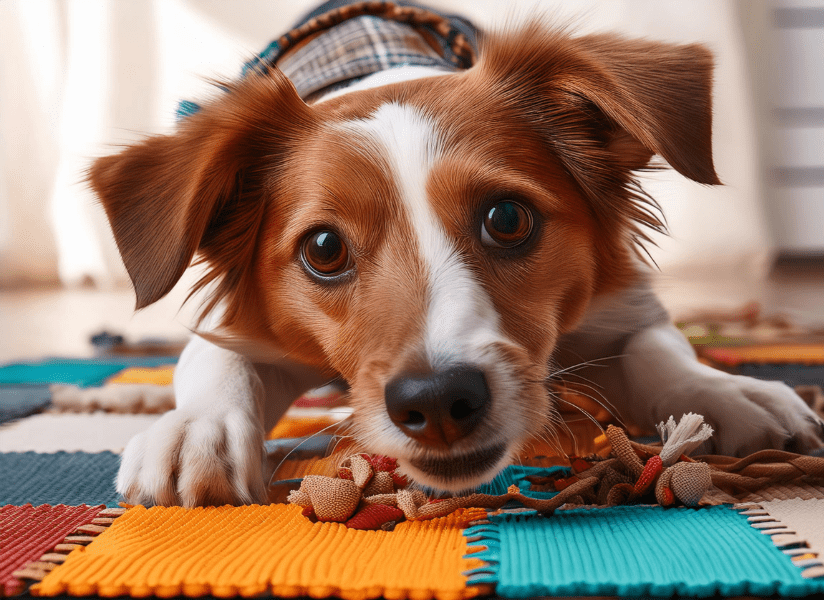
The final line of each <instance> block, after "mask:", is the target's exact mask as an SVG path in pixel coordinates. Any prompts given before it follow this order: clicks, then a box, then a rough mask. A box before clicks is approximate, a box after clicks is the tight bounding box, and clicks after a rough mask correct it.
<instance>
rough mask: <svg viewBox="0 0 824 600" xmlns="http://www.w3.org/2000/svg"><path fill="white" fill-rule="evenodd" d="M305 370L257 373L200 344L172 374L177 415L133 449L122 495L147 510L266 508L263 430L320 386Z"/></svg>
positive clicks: (271, 368)
mask: <svg viewBox="0 0 824 600" xmlns="http://www.w3.org/2000/svg"><path fill="white" fill-rule="evenodd" d="M304 370H305V369H298V370H295V372H291V371H290V369H289V367H287V366H275V365H266V366H265V367H264V366H256V365H254V364H253V363H252V362H251V361H250V360H249V359H247V358H245V357H243V356H241V355H240V354H237V353H235V352H232V351H230V350H226V349H223V348H220V347H218V346H216V345H214V344H212V343H210V342H208V341H206V340H204V339H202V338H199V337H195V338H194V339H193V340H192V341H191V342H190V343H189V344H188V345H187V346H186V348H185V349H184V351H183V353H182V354H181V357H180V361H179V363H178V365H177V367H176V369H175V377H174V390H175V403H176V408H175V410H172V411H170V412H168V413H166V414H165V415H163V417H161V418H160V420H158V421H157V422H156V423H155V424H154V425H152V427H151V428H150V429H148V430H147V431H145V432H143V433H141V434H139V435H137V436H135V437H134V438H133V439H132V440H131V441H130V442H129V444H128V446H127V447H126V450H125V452H124V454H123V460H122V462H121V465H120V472H119V473H118V476H117V491H118V492H120V493H121V494H123V496H124V497H125V498H126V500H127V501H128V502H130V503H134V504H144V505H153V504H159V505H166V506H170V505H178V504H179V505H182V506H198V505H222V504H248V503H255V502H262V501H264V500H265V498H266V496H265V486H264V480H263V465H264V464H265V462H264V459H265V454H264V447H263V438H264V425H265V424H266V425H269V424H271V423H274V422H276V421H277V419H278V418H280V416H281V415H282V414H283V413H284V412H285V411H286V409H287V408H288V407H289V405H290V404H291V402H292V401H293V400H294V399H295V398H296V397H297V396H298V395H300V394H301V393H302V392H303V391H305V390H306V389H308V387H310V385H311V384H313V383H315V382H314V381H308V380H307V378H306V377H305V373H304V372H303V371H304ZM296 375H297V376H296Z"/></svg>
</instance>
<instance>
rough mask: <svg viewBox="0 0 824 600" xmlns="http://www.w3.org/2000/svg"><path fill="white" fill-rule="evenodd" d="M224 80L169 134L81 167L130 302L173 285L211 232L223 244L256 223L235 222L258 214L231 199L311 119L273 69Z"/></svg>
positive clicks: (274, 161) (256, 185) (144, 300)
mask: <svg viewBox="0 0 824 600" xmlns="http://www.w3.org/2000/svg"><path fill="white" fill-rule="evenodd" d="M224 87H226V88H227V91H226V93H225V94H224V95H222V96H221V97H220V98H219V99H218V100H216V101H214V102H212V103H211V104H208V105H206V106H204V107H203V108H202V109H201V110H200V111H199V112H197V113H195V114H194V115H191V116H189V117H187V118H186V120H185V121H184V122H183V123H182V124H181V125H180V127H179V130H178V131H177V132H176V133H174V134H173V135H159V136H154V137H150V138H148V139H146V140H145V141H143V142H141V143H138V144H136V145H134V146H131V147H129V148H127V149H126V150H125V151H123V152H122V153H120V154H117V155H114V156H107V157H104V158H100V159H98V160H97V161H96V162H95V163H94V164H93V166H92V167H91V169H90V171H89V177H88V179H89V182H90V183H91V186H92V188H93V189H94V191H95V192H96V193H97V195H98V196H99V198H100V200H101V202H102V204H103V207H104V208H105V210H106V215H107V216H108V218H109V222H110V223H111V226H112V230H113V232H114V238H115V241H116V242H117V247H118V249H119V250H120V254H121V256H122V258H123V262H124V263H125V265H126V270H127V271H128V273H129V277H130V278H131V280H132V284H133V285H134V290H135V295H136V297H137V308H138V309H140V308H143V307H145V306H148V305H149V304H152V303H153V302H156V301H157V300H159V299H160V298H162V297H163V296H165V295H166V294H167V293H168V292H169V291H170V290H171V289H172V288H173V287H174V285H175V283H177V281H178V280H179V279H180V277H181V276H182V275H183V272H184V271H185V270H186V268H187V267H188V266H189V264H190V263H191V261H192V258H193V257H194V255H195V253H196V252H197V251H198V250H199V249H201V250H203V249H204V248H203V247H202V246H203V244H204V240H206V238H209V237H214V236H215V235H219V236H220V244H221V245H222V246H226V245H227V244H228V245H231V243H230V242H231V240H226V239H225V237H226V235H227V234H226V233H225V232H227V231H228V232H229V234H232V235H235V234H237V235H248V232H249V230H250V228H253V227H256V226H257V224H256V223H246V222H243V220H244V219H253V218H258V219H259V218H260V215H261V214H262V211H261V210H232V204H233V203H237V202H238V201H239V200H240V199H241V198H242V197H245V198H246V201H247V202H248V195H249V190H252V189H262V179H263V178H266V177H271V176H273V174H275V173H277V169H278V162H280V161H281V160H283V156H284V154H285V153H286V152H287V151H288V148H289V146H290V144H291V143H293V142H294V137H295V136H296V135H298V134H299V133H300V132H302V133H306V131H307V130H309V128H310V126H311V118H312V112H311V109H309V107H308V106H307V105H306V104H305V103H304V102H303V101H302V100H301V99H300V97H299V96H298V94H297V92H296V91H295V88H294V86H293V85H292V83H291V82H290V81H289V80H288V79H287V78H286V76H285V75H283V73H281V72H280V71H279V70H278V69H276V68H271V69H269V70H267V71H265V72H261V73H255V74H251V75H249V76H247V77H246V78H245V79H244V80H242V81H240V82H238V83H235V84H229V85H225V86H224ZM256 200H257V201H258V202H263V201H265V199H264V198H263V197H260V198H257V199H256ZM216 230H219V231H217V232H216ZM233 232H235V233H233ZM207 258H208V256H207Z"/></svg>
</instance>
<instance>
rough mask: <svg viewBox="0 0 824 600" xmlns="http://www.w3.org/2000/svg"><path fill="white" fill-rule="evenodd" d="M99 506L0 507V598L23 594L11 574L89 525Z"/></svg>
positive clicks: (22, 586) (21, 583) (23, 585)
mask: <svg viewBox="0 0 824 600" xmlns="http://www.w3.org/2000/svg"><path fill="white" fill-rule="evenodd" d="M102 508H103V507H101V506H86V505H82V506H64V505H62V504H60V505H57V506H49V505H46V504H44V505H41V506H32V505H31V504H26V505H23V506H11V505H7V506H0V549H2V552H0V596H4V595H5V596H12V595H15V594H18V593H20V592H21V591H23V588H24V587H25V584H24V583H23V582H22V581H21V580H20V579H18V578H16V577H14V576H13V575H12V573H14V572H15V571H17V570H19V569H21V568H22V567H23V566H24V565H26V564H27V563H29V562H31V561H35V560H37V559H38V558H40V557H41V556H42V555H43V554H44V553H46V552H48V551H50V550H52V549H53V548H54V547H55V545H56V544H58V543H60V542H61V541H63V539H64V538H65V537H66V536H67V535H68V534H70V533H72V532H73V531H74V530H75V529H77V527H78V526H79V525H85V524H87V523H91V522H92V520H93V519H94V518H95V517H97V515H98V513H100V511H101V510H102Z"/></svg>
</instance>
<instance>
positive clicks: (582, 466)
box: [288, 413, 824, 530]
mask: <svg viewBox="0 0 824 600" xmlns="http://www.w3.org/2000/svg"><path fill="white" fill-rule="evenodd" d="M658 431H659V433H660V435H661V439H662V442H663V445H662V446H657V445H645V444H639V443H636V442H633V441H631V440H630V439H629V438H628V437H627V435H626V433H625V432H624V431H623V430H621V429H619V428H618V427H615V426H612V425H610V426H609V427H608V428H607V430H606V438H607V440H608V442H609V445H610V455H609V458H606V459H604V458H602V457H597V456H593V457H590V458H588V459H581V458H574V459H573V460H572V469H573V473H574V474H573V475H572V476H571V477H527V479H528V480H529V481H530V482H531V483H532V484H533V486H532V489H533V490H539V491H541V490H551V491H557V492H558V493H557V494H556V495H555V496H553V497H552V498H548V499H545V498H541V499H537V498H533V497H531V496H527V495H524V494H523V493H522V492H521V490H520V489H519V488H518V486H515V485H512V486H510V487H509V488H508V490H507V493H506V494H502V495H498V496H496V495H489V494H469V495H466V496H459V497H452V498H436V499H432V498H429V497H427V496H426V495H425V494H424V493H423V492H422V491H420V490H417V489H412V488H410V487H409V483H408V481H407V479H406V477H404V476H403V475H402V474H400V473H399V472H398V470H397V468H398V465H397V461H396V460H395V459H393V458H388V457H385V456H370V455H368V454H356V455H353V456H350V457H349V458H347V459H346V460H345V461H344V462H343V463H342V464H341V466H340V468H339V469H338V477H336V478H335V477H326V476H322V475H307V476H306V477H304V478H303V481H302V483H301V486H300V489H298V490H295V491H293V492H291V493H290V494H289V498H288V501H289V502H290V503H293V504H298V505H300V506H302V507H304V515H305V516H307V517H309V518H313V519H317V520H318V521H324V522H327V521H333V522H340V523H345V524H346V525H347V526H348V527H352V528H355V529H385V530H391V529H392V528H394V525H395V524H396V523H398V522H399V521H402V520H404V519H408V520H421V519H431V518H434V517H442V516H446V515H448V514H450V513H452V512H453V511H455V510H457V509H458V508H486V509H493V510H494V509H500V508H502V507H504V505H506V504H507V503H509V502H511V501H513V500H514V501H517V502H518V503H520V504H521V505H522V506H524V507H526V508H529V509H534V510H537V511H538V512H540V513H541V514H544V515H550V514H552V513H553V512H554V511H555V510H557V509H559V508H560V507H562V506H564V505H568V506H580V505H592V506H613V505H618V504H633V503H650V504H654V503H658V504H660V505H661V506H674V505H678V504H682V505H684V506H688V507H696V506H699V505H702V504H719V503H721V502H736V501H738V500H739V499H740V492H741V491H742V490H743V491H744V492H752V491H755V490H758V489H763V488H764V487H767V486H770V485H773V484H776V483H787V482H792V481H804V480H805V479H808V478H811V477H812V478H817V479H821V480H822V481H824V458H816V457H812V456H801V455H798V454H793V453H790V452H783V451H779V450H764V451H761V452H757V453H755V454H753V455H750V456H748V457H746V458H742V459H735V458H730V457H723V456H701V457H697V458H696V459H692V458H690V457H689V456H688V455H689V454H690V453H691V452H692V451H693V450H695V449H696V448H697V447H698V446H699V445H700V444H701V443H702V442H704V441H705V440H707V439H709V437H710V436H711V435H712V433H713V432H712V428H711V427H710V426H709V425H707V424H705V423H704V418H703V417H702V416H701V415H696V414H693V413H689V414H687V415H683V416H682V418H681V420H680V422H678V423H676V422H675V420H674V419H673V418H672V417H670V418H669V420H668V421H667V422H666V423H661V424H659V425H658ZM708 492H713V493H714V494H715V495H714V496H713V493H710V494H708ZM736 494H738V497H736ZM719 497H720V498H722V499H720V500H719Z"/></svg>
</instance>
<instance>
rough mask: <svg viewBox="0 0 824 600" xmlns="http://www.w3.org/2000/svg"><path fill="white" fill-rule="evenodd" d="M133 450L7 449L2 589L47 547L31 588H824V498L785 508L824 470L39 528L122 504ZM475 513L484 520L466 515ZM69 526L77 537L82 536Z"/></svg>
mask: <svg viewBox="0 0 824 600" xmlns="http://www.w3.org/2000/svg"><path fill="white" fill-rule="evenodd" d="M155 375H158V376H160V377H165V375H159V374H158V373H157V372H152V376H155ZM590 408H591V407H590ZM41 416H43V417H45V416H48V417H49V418H60V415H41ZM90 418H91V415H90ZM338 418H339V417H337V416H333V415H327V416H325V417H322V416H315V417H310V418H307V417H305V416H303V417H300V416H298V417H293V418H289V419H287V420H285V421H283V423H281V425H280V429H279V430H278V431H276V432H274V434H275V435H276V436H278V437H281V438H282V437H283V436H286V437H294V436H303V435H310V434H312V433H313V432H315V431H318V430H319V429H323V428H325V427H327V426H328V425H329V424H330V423H333V422H335V420H336V419H338ZM25 422H26V421H25V420H24V421H20V422H19V423H25ZM32 422H33V421H32ZM67 422H68V421H67ZM4 427H6V426H4ZM571 428H572V429H573V431H575V433H576V435H577V436H578V437H579V439H580V440H584V441H586V440H589V443H582V444H579V445H578V446H577V447H576V445H575V444H574V442H572V441H571V440H562V445H563V448H564V450H565V451H566V452H569V453H573V452H574V453H586V452H591V451H594V449H595V445H594V439H595V436H596V435H597V434H598V430H597V428H596V427H594V426H593V425H592V424H591V423H590V422H589V421H579V422H577V423H574V424H571ZM9 431H10V430H9ZM330 432H334V428H332V429H331V430H330ZM326 433H329V432H326ZM75 435H77V434H75ZM290 443H292V445H293V446H294V444H295V443H300V440H297V442H295V441H292V442H290ZM295 458H296V459H297V460H291V459H290V460H285V461H284V462H283V464H281V468H280V469H278V472H277V477H276V478H277V479H289V478H299V477H301V476H302V475H303V474H306V473H309V472H313V473H320V472H324V471H329V469H330V468H331V470H332V471H334V470H335V464H334V459H330V458H321V457H318V456H315V457H308V458H307V457H306V456H303V455H302V454H301V453H299V452H298V453H295ZM118 464H119V456H118V455H117V454H116V453H115V452H109V451H107V452H96V453H83V452H71V453H68V452H56V453H50V454H44V453H35V452H17V453H0V506H2V505H5V504H8V505H10V506H7V507H5V508H4V509H3V510H4V511H6V512H4V513H2V514H4V515H11V516H10V517H9V518H5V520H4V521H3V522H2V526H3V530H2V543H0V545H2V548H3V559H4V560H5V559H7V558H8V560H6V562H5V563H2V569H0V574H2V576H3V578H5V579H3V581H2V584H1V585H2V588H1V589H2V593H11V592H14V591H19V590H20V589H22V587H23V586H24V580H23V579H20V578H14V577H9V575H10V574H11V573H13V572H18V573H20V572H21V569H24V567H25V566H26V564H27V563H28V562H29V561H32V560H34V561H35V566H34V567H32V568H31V569H28V570H25V569H24V572H27V573H29V574H32V573H36V572H37V571H38V570H39V572H40V576H42V582H41V583H39V584H37V585H36V586H35V587H34V588H33V589H32V590H31V591H32V593H36V594H40V595H49V596H53V595H61V594H66V593H69V594H86V593H97V594H102V595H112V594H117V595H120V594H125V595H131V596H144V595H147V594H156V595H176V594H183V595H190V596H199V595H203V594H211V595H216V596H231V595H244V596H248V595H257V594H260V593H273V594H276V595H283V596H294V595H301V594H305V595H311V596H314V597H325V596H330V595H336V596H339V597H343V598H346V599H353V600H354V599H358V600H360V599H366V598H376V597H380V596H384V597H387V598H398V599H403V598H410V599H412V598H439V599H453V598H454V599H458V598H469V597H472V596H476V595H479V594H483V593H487V592H491V591H493V590H494V591H495V592H496V593H497V594H498V595H501V596H505V597H529V596H534V595H538V594H565V595H591V594H600V595H604V594H613V595H623V596H636V595H659V594H660V595H670V594H683V595H690V594H694V595H704V594H716V593H717V594H721V595H729V594H794V595H804V594H813V593H819V592H822V591H824V587H822V586H824V576H819V575H816V573H817V571H816V569H817V568H818V566H820V565H821V555H820V552H821V549H820V546H817V545H816V544H818V542H817V541H816V540H817V539H818V538H817V537H815V533H814V531H812V529H810V527H809V525H810V524H811V523H816V522H824V515H822V518H821V519H820V521H819V520H817V516H818V514H819V511H821V510H822V509H821V507H820V505H818V504H815V505H814V504H809V505H805V510H804V511H803V512H799V511H798V510H796V511H795V512H791V513H787V511H784V512H782V508H781V506H782V505H781V503H782V502H788V501H792V500H793V499H794V498H808V499H817V498H824V482H818V481H811V480H798V481H793V482H789V483H782V484H779V485H774V486H771V487H768V488H763V489H758V490H753V491H750V492H748V493H746V494H744V495H743V496H742V497H739V498H738V499H739V500H747V501H750V502H752V503H751V504H748V505H746V506H745V507H744V509H745V510H732V509H731V508H730V507H729V505H725V506H717V507H709V508H701V509H683V508H680V509H678V508H671V509H661V508H659V507H646V506H631V507H619V508H610V509H602V508H597V509H588V510H583V509H575V510H563V511H559V512H557V513H556V514H555V515H553V516H552V517H538V516H536V515H534V514H532V515H529V514H527V513H524V512H520V513H511V512H508V511H510V510H520V509H518V508H517V507H511V508H507V507H505V508H504V509H503V510H502V511H497V512H498V513H499V514H490V515H487V512H485V511H484V512H479V511H478V510H477V509H470V510H465V511H463V512H459V513H453V514H452V515H450V516H448V517H445V518H442V519H437V520H432V521H407V522H404V523H401V524H399V525H398V526H397V527H396V528H395V530H394V531H391V532H389V531H354V530H349V529H346V528H345V527H344V526H342V525H340V524H336V523H312V522H311V521H309V520H308V519H306V518H305V517H303V516H301V514H300V509H299V508H297V507H294V506H286V505H283V504H271V505H267V506H252V507H239V508H230V507H220V508H209V509H194V510H185V509H181V508H150V509H147V508H144V507H139V506H138V507H133V508H129V509H128V510H125V511H121V512H123V515H122V516H117V518H114V517H115V516H116V515H117V514H119V513H107V515H106V516H105V518H103V520H104V521H107V522H108V521H112V520H113V524H112V526H111V527H109V528H106V526H105V525H98V524H91V525H77V523H75V522H71V524H68V523H69V522H70V521H65V523H67V524H66V526H65V527H64V526H62V525H61V526H60V527H56V528H55V529H54V531H53V535H52V537H49V538H46V537H43V536H41V535H40V533H38V532H39V531H41V530H44V529H48V528H49V527H50V526H51V525H50V524H56V523H58V521H59V518H58V516H57V515H62V514H65V515H74V514H82V515H83V517H82V519H81V521H83V520H86V521H89V522H91V520H94V519H95V518H94V517H93V516H92V513H93V511H94V510H102V509H103V507H105V506H108V507H114V506H117V503H118V501H119V500H120V498H119V497H118V496H117V494H116V492H115V490H114V483H113V482H114V477H115V475H116V472H117V468H118ZM558 464H559V459H558V458H557V456H552V451H551V450H550V449H548V448H544V447H541V446H537V447H535V448H533V449H532V455H531V456H530V457H525V461H524V465H513V466H510V467H508V468H507V469H506V470H505V471H504V472H503V473H501V474H500V475H499V476H498V477H497V478H496V479H495V480H494V481H493V482H490V483H489V484H487V485H486V486H483V488H482V489H481V490H479V491H481V492H483V493H489V494H502V493H504V492H505V491H506V490H507V489H508V488H509V487H510V486H512V485H514V486H516V487H517V488H518V489H519V490H520V491H521V492H522V493H523V494H524V495H529V496H532V497H536V498H546V497H551V496H552V495H553V494H554V492H552V491H537V489H543V488H540V487H538V488H537V489H533V488H534V487H535V486H533V484H532V483H531V482H532V481H533V480H534V479H536V478H538V479H540V478H541V477H548V476H550V475H553V474H555V475H557V473H558V470H559V468H560V467H558V466H557V465H558ZM772 502H778V504H775V505H774V507H773V505H772V504H771V503H772ZM31 504H33V505H35V506H29V507H28V508H26V505H31ZM43 504H45V505H47V506H45V507H43V506H37V505H43ZM60 504H63V505H73V506H63V507H60V506H56V505H60ZM84 505H85V506H84ZM91 507H96V508H91ZM110 510H111V509H110ZM115 510H117V509H115ZM27 511H28V512H27ZM38 511H39V512H38ZM60 511H63V512H62V513H61V512H60ZM751 511H755V512H756V513H758V512H759V511H765V513H764V514H760V513H759V514H753V513H752V512H751ZM770 511H771V512H770ZM773 513H774V514H773ZM787 514H791V515H794V516H786V515H787ZM765 515H766V516H769V517H770V519H771V520H770V521H765V522H767V523H770V524H772V525H771V527H770V528H766V529H765V528H764V527H756V526H757V525H758V523H759V521H757V520H753V517H755V518H756V519H757V518H760V517H762V516H765ZM66 519H69V517H68V516H67V517H66ZM98 520H100V519H99V518H98ZM487 520H488V521H489V522H488V523H481V522H483V521H487ZM470 521H472V522H473V523H481V524H479V525H477V528H475V529H472V528H470V529H465V528H466V527H467V526H470ZM9 523H12V525H9ZM83 527H87V528H89V527H90V528H91V529H88V530H87V531H88V532H89V535H74V534H73V533H68V534H67V528H68V529H72V528H74V529H75V530H76V529H78V528H83ZM12 530H13V531H12ZM790 530H792V531H793V533H792V534H790V533H789V531H790ZM9 531H12V533H13V535H12V534H11V533H8V532H9ZM781 531H783V532H784V533H781ZM763 532H766V535H762V533H763ZM75 533H76V532H75ZM464 533H467V534H468V535H467V536H465V535H464ZM92 534H99V535H96V537H95V535H92ZM782 535H784V536H785V537H781V536H782ZM788 535H792V536H793V537H792V538H788V537H786V536H788ZM67 536H68V538H72V539H73V541H71V542H69V543H67V542H66V539H67ZM41 539H42V540H46V539H48V541H47V542H44V543H40V544H39V545H37V546H36V549H35V546H34V545H32V544H29V542H27V541H26V540H29V541H32V540H41ZM27 544H29V545H27ZM50 545H51V546H52V547H49V546H50ZM29 546H31V547H29ZM77 546H82V548H77ZM7 548H10V549H11V550H10V551H7V550H6V549H7ZM473 550H474V551H475V552H473ZM38 555H39V556H38ZM46 557H49V558H48V560H46ZM38 558H43V559H44V560H38ZM6 563H8V564H6ZM27 581H28V580H27Z"/></svg>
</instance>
